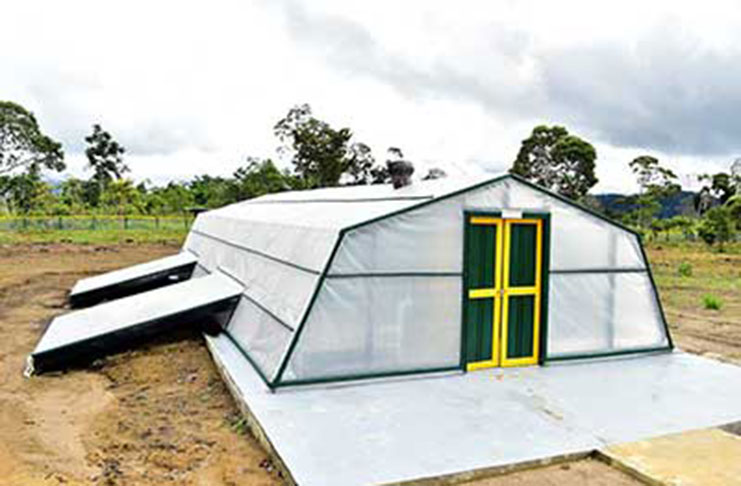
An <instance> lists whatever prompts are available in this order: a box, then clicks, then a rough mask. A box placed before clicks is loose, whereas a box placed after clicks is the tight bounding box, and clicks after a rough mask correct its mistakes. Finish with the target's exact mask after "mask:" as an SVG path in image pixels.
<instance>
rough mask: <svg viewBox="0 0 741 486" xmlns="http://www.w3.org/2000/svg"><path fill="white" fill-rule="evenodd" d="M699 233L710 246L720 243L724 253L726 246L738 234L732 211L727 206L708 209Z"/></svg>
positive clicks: (719, 246) (720, 248) (719, 247)
mask: <svg viewBox="0 0 741 486" xmlns="http://www.w3.org/2000/svg"><path fill="white" fill-rule="evenodd" d="M697 233H698V235H700V238H702V239H703V241H704V242H705V243H707V244H708V245H710V246H712V245H714V244H715V243H718V249H719V250H720V251H723V249H724V244H725V243H726V242H728V241H731V240H732V239H733V238H734V236H735V233H736V225H735V224H734V221H733V217H732V216H731V210H730V209H729V208H727V207H725V206H716V207H714V208H710V209H708V211H707V212H706V213H705V215H704V216H703V218H702V222H701V223H700V227H699V228H698V230H697Z"/></svg>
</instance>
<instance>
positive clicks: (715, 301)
mask: <svg viewBox="0 0 741 486" xmlns="http://www.w3.org/2000/svg"><path fill="white" fill-rule="evenodd" d="M702 305H703V307H705V308H706V309H710V310H720V308H721V307H723V301H722V300H721V299H720V297H716V296H714V295H710V294H706V295H703V296H702Z"/></svg>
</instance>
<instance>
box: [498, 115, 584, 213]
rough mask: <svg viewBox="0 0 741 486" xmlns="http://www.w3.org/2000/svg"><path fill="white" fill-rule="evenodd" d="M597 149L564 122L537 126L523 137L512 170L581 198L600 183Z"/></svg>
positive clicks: (575, 198) (565, 193) (544, 185)
mask: <svg viewBox="0 0 741 486" xmlns="http://www.w3.org/2000/svg"><path fill="white" fill-rule="evenodd" d="M596 159H597V152H596V151H595V149H594V147H593V146H592V144H590V143H589V142H586V141H584V140H582V139H581V138H579V137H577V136H575V135H570V134H569V132H568V130H566V129H565V128H564V127H561V126H552V127H548V126H545V125H540V126H537V127H535V128H534V129H533V131H532V133H531V134H530V137H528V138H526V139H525V140H523V141H522V146H521V147H520V151H519V152H518V154H517V158H516V159H515V161H514V163H513V164H512V168H511V169H510V170H509V172H510V173H512V174H517V175H520V176H522V177H524V178H526V179H528V180H530V181H532V182H534V183H536V184H538V185H541V186H543V187H545V188H547V189H550V190H553V191H556V192H558V193H559V194H562V195H564V196H566V197H568V198H571V199H574V200H580V199H581V198H582V197H584V195H586V194H587V192H589V189H591V188H592V187H594V185H595V184H597V182H598V179H597V176H596V175H595V174H594V168H595V160H596Z"/></svg>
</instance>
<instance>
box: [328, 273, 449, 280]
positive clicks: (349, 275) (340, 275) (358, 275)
mask: <svg viewBox="0 0 741 486" xmlns="http://www.w3.org/2000/svg"><path fill="white" fill-rule="evenodd" d="M461 275H463V273H461V272H377V273H333V274H330V275H327V278H331V279H333V278H384V277H460V276H461Z"/></svg>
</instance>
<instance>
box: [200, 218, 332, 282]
mask: <svg viewBox="0 0 741 486" xmlns="http://www.w3.org/2000/svg"><path fill="white" fill-rule="evenodd" d="M190 232H191V233H195V234H197V235H199V236H203V237H204V238H210V239H212V240H214V241H218V242H220V243H223V244H225V245H228V246H231V247H233V248H237V249H239V250H244V251H246V252H248V253H252V254H254V255H257V256H261V257H263V258H267V259H268V260H272V261H274V262H276V263H282V264H283V265H286V266H289V267H292V268H295V269H296V270H301V271H303V272H306V273H310V274H312V275H319V274H320V273H319V272H318V271H316V270H314V269H311V268H308V267H304V266H301V265H297V264H295V263H292V262H289V261H287V260H283V259H280V258H278V257H274V256H272V255H268V254H267V253H263V252H261V251H259V250H254V249H252V248H249V247H246V246H244V245H240V244H239V243H234V242H233V241H229V240H225V239H224V238H220V237H218V236H214V235H211V234H209V233H204V232H203V231H201V230H197V229H195V228H194V229H191V230H190Z"/></svg>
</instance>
